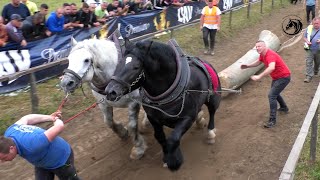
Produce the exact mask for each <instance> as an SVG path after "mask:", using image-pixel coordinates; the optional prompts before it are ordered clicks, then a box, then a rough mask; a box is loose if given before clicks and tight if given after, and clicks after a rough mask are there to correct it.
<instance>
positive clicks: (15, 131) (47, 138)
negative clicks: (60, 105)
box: [0, 112, 80, 180]
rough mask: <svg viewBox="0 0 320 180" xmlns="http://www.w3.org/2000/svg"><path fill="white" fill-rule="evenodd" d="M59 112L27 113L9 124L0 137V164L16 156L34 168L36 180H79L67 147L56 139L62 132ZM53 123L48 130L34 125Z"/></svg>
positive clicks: (69, 149)
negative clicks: (55, 177) (55, 178)
mask: <svg viewBox="0 0 320 180" xmlns="http://www.w3.org/2000/svg"><path fill="white" fill-rule="evenodd" d="M60 118H61V113H60V112H57V113H53V114H52V115H42V114H29V115H26V116H23V117H22V118H21V119H20V120H18V121H17V122H15V123H14V124H13V125H11V126H10V127H9V128H8V129H7V130H6V131H5V133H4V136H1V137H0V161H12V160H13V159H14V158H15V157H16V156H17V154H18V155H19V156H20V157H22V158H24V159H25V160H27V161H28V162H30V163H31V164H32V165H34V167H35V179H36V180H44V179H46V180H49V179H51V180H53V179H54V176H55V175H56V176H57V177H58V178H59V179H61V180H62V179H70V180H71V179H72V180H79V179H80V178H79V177H78V175H77V172H76V169H75V166H74V155H73V151H72V148H71V146H70V145H69V144H68V143H67V142H66V141H65V140H64V139H63V138H61V137H60V136H58V135H59V134H60V133H61V132H62V131H63V129H64V123H63V121H62V120H60ZM42 122H53V126H52V127H50V128H49V129H48V130H44V129H42V128H40V127H37V126H34V124H38V123H42Z"/></svg>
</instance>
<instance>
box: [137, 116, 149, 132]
mask: <svg viewBox="0 0 320 180" xmlns="http://www.w3.org/2000/svg"><path fill="white" fill-rule="evenodd" d="M150 129H151V124H150V122H149V119H148V116H147V113H146V112H144V113H143V119H142V121H141V126H140V129H139V131H140V132H141V133H145V132H148V131H149V130H150Z"/></svg>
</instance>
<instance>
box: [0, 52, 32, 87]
mask: <svg viewBox="0 0 320 180" xmlns="http://www.w3.org/2000/svg"><path fill="white" fill-rule="evenodd" d="M30 65H31V60H30V53H29V50H9V51H1V52H0V76H4V75H9V74H14V73H16V72H18V71H22V70H26V69H29V68H30ZM13 81H14V80H13ZM13 81H10V82H8V83H5V82H1V83H0V86H4V85H6V84H10V83H11V82H13Z"/></svg>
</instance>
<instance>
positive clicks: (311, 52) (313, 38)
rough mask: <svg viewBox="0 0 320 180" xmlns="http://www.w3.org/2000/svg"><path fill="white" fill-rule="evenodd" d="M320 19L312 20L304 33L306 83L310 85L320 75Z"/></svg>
mask: <svg viewBox="0 0 320 180" xmlns="http://www.w3.org/2000/svg"><path fill="white" fill-rule="evenodd" d="M319 30H320V18H319V17H316V18H314V19H313V20H312V24H310V25H309V26H308V27H307V29H306V30H305V32H304V41H305V46H304V49H305V50H306V78H305V79H304V82H305V83H309V82H310V81H311V79H312V77H313V76H314V75H318V73H319V65H320V45H319V44H320V32H319Z"/></svg>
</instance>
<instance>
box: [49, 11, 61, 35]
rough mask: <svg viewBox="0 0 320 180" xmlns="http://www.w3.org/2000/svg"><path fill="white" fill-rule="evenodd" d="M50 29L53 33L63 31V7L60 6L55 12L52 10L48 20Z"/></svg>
mask: <svg viewBox="0 0 320 180" xmlns="http://www.w3.org/2000/svg"><path fill="white" fill-rule="evenodd" d="M46 26H47V28H48V30H49V31H50V32H52V33H59V32H62V31H63V29H64V17H63V9H62V8H58V9H57V10H56V11H55V12H52V13H51V14H50V16H49V17H48V20H47V22H46Z"/></svg>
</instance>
